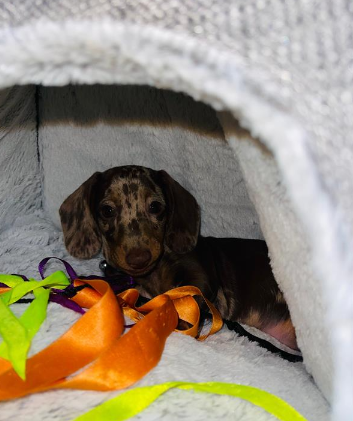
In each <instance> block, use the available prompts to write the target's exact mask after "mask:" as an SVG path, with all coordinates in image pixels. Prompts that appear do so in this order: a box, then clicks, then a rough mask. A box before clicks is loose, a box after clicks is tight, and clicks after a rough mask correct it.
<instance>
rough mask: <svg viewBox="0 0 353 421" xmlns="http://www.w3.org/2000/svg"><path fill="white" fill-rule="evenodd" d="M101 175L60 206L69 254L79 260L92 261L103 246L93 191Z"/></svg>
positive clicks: (92, 179) (88, 181)
mask: <svg viewBox="0 0 353 421" xmlns="http://www.w3.org/2000/svg"><path fill="white" fill-rule="evenodd" d="M100 175H101V173H98V172H96V173H94V174H93V175H92V176H91V177H90V178H89V179H88V180H87V181H85V182H84V183H83V184H82V185H81V186H80V187H79V188H78V189H77V190H76V191H74V192H73V193H72V194H71V195H70V196H69V197H68V198H67V199H66V200H65V201H64V202H63V204H62V205H61V206H60V209H59V214H60V219H61V226H62V229H63V233H64V239H65V246H66V248H67V250H68V252H69V253H70V254H71V255H72V256H74V257H77V258H79V259H90V258H91V257H93V256H94V255H96V254H97V253H98V252H99V250H100V249H101V246H102V241H101V236H100V234H99V231H98V227H97V224H96V222H95V219H94V216H93V209H92V208H93V194H94V192H93V190H94V188H95V187H96V186H97V183H98V180H99V177H100Z"/></svg>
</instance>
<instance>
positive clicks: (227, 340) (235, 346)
mask: <svg viewBox="0 0 353 421" xmlns="http://www.w3.org/2000/svg"><path fill="white" fill-rule="evenodd" d="M0 241H2V242H4V243H6V244H8V248H7V250H6V251H1V252H0V259H1V262H2V271H3V272H7V273H9V272H11V271H13V268H16V270H17V271H18V272H20V273H23V274H27V275H29V276H36V277H37V278H38V273H37V271H36V265H35V263H36V262H39V261H40V260H41V259H42V258H43V257H44V256H50V255H55V256H59V257H63V258H65V259H67V260H68V261H70V263H71V264H72V265H73V266H74V267H75V269H77V271H78V272H79V273H81V274H85V275H88V274H97V273H99V271H98V262H99V258H97V259H93V260H91V261H87V262H80V261H77V260H74V259H72V258H70V257H69V256H68V255H67V252H66V251H65V250H64V248H63V245H62V234H61V233H60V231H58V230H55V229H54V227H53V225H52V224H51V222H49V221H48V220H46V219H44V218H43V216H42V215H40V214H37V215H33V216H31V217H27V218H23V219H19V220H17V221H16V223H15V225H14V226H13V227H12V228H11V229H10V230H8V231H7V232H6V233H4V234H3V235H1V236H0ZM4 243H3V244H4ZM56 269H62V268H61V267H60V266H58V265H57V264H56V263H51V264H48V269H47V270H48V272H47V273H51V272H52V271H54V270H56ZM23 306H24V305H21V304H17V305H13V306H12V308H13V309H14V311H16V312H20V311H21V310H23V308H22V309H21V307H23ZM48 313H49V314H48V319H47V320H46V321H45V322H44V324H43V326H42V328H41V330H40V332H39V334H38V336H37V337H36V338H35V340H34V343H33V347H32V350H31V354H33V353H34V352H36V351H38V350H40V349H42V348H43V347H44V346H45V345H47V344H48V343H50V342H51V341H53V340H54V339H55V338H57V337H58V336H59V335H60V334H62V333H63V332H65V331H66V330H67V329H68V327H69V326H70V325H71V324H72V323H73V322H74V321H75V320H77V318H78V317H79V316H78V315H77V314H76V313H74V312H72V311H70V310H67V309H64V308H62V307H60V306H59V305H57V304H54V303H52V304H49V311H48ZM69 357H70V356H69V355H67V356H65V355H63V358H69ZM174 380H182V381H222V382H231V383H239V384H245V385H252V386H256V387H259V388H262V389H264V390H267V391H269V392H271V393H273V394H275V395H277V396H279V397H281V398H282V399H284V400H286V401H287V402H288V403H290V404H291V405H292V406H294V408H296V409H297V410H298V411H299V412H301V413H302V414H303V415H304V416H305V417H307V419H308V420H309V421H326V420H328V419H329V407H328V404H327V402H326V401H325V399H324V398H323V396H322V394H321V393H320V391H319V390H318V389H317V386H316V385H315V383H314V382H313V380H312V378H311V377H310V375H309V374H308V373H307V371H306V370H305V367H304V365H303V364H302V363H290V362H287V361H285V360H282V359H281V358H280V357H278V356H275V355H273V354H271V353H270V352H268V351H266V350H264V349H263V348H260V347H259V346H258V345H256V344H255V343H251V342H249V341H248V339H246V338H242V337H238V336H237V335H236V334H235V333H234V332H231V331H230V330H228V329H227V328H226V327H224V328H223V329H222V330H221V332H219V333H217V334H216V335H214V336H212V337H210V338H209V339H207V340H206V341H205V342H197V341H196V340H195V339H193V338H190V337H186V336H184V335H181V334H178V333H173V334H172V335H171V336H170V337H169V338H168V340H167V343H166V347H165V350H164V353H163V356H162V359H161V361H160V363H159V364H158V365H157V367H156V368H154V369H153V370H152V371H151V372H150V373H149V374H148V375H147V376H146V377H145V378H143V379H142V380H141V381H140V382H139V383H138V384H137V385H139V386H142V385H153V384H157V383H161V382H165V381H174ZM117 393H119V392H90V391H69V390H58V391H49V392H45V393H39V394H35V395H32V396H28V397H24V398H21V399H18V400H15V401H10V402H4V403H1V404H0V420H1V421H8V420H10V419H16V420H17V421H29V420H31V419H32V420H35V421H70V420H72V419H73V418H74V417H76V416H78V415H79V414H82V413H84V412H86V411H87V410H88V409H90V408H93V407H94V406H95V405H98V404H99V403H101V402H103V401H105V400H107V399H109V398H111V397H113V396H115V395H117ZM135 419H143V420H175V421H176V420H180V419H183V420H190V421H191V420H192V421H203V420H205V419H212V420H224V419H226V420H239V421H240V420H242V421H253V420H255V419H256V420H259V421H269V420H272V419H274V418H273V417H272V416H270V415H269V414H267V413H266V412H264V411H263V410H262V409H259V408H257V407H255V406H253V405H251V404H249V403H247V402H245V401H241V400H239V399H236V398H231V397H226V396H216V395H203V394H197V393H194V392H185V391H180V390H174V391H170V392H168V394H166V395H165V396H163V397H161V398H160V399H159V400H158V401H156V402H155V403H154V404H153V405H151V407H149V408H148V409H147V410H146V411H144V412H143V413H141V414H140V415H138V416H136V417H135Z"/></svg>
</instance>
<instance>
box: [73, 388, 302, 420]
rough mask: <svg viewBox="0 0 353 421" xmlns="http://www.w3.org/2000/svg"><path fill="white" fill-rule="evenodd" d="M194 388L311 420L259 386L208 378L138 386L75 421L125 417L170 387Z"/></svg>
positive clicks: (284, 417)
mask: <svg viewBox="0 0 353 421" xmlns="http://www.w3.org/2000/svg"><path fill="white" fill-rule="evenodd" d="M174 388H178V389H182V390H193V391H195V392H199V393H214V394H217V395H228V396H233V397H236V398H241V399H244V400H246V401H248V402H251V403H252V404H254V405H256V406H259V407H260V408H262V409H264V410H265V411H267V412H268V413H270V414H272V415H273V416H275V417H276V418H277V419H279V420H281V421H307V420H306V419H305V418H304V417H303V416H302V415H301V414H299V412H297V411H296V410H295V409H294V408H293V407H292V406H290V405H289V404H288V403H287V402H285V401H284V400H283V399H281V398H279V397H278V396H275V395H272V394H271V393H269V392H266V391H265V390H261V389H258V388H257V387H252V386H244V385H240V384H232V383H221V382H207V383H192V382H167V383H163V384H156V385H154V386H144V387H136V388H134V389H132V390H128V391H127V392H125V393H122V394H121V395H119V396H117V397H116V398H113V399H110V400H108V401H107V402H104V403H103V404H101V405H99V406H97V407H96V408H94V409H92V410H91V411H89V412H86V413H85V414H83V415H80V416H79V417H77V418H75V419H74V420H73V421H95V420H104V421H125V420H128V419H129V418H131V417H134V416H135V415H137V414H139V413H140V412H141V411H143V410H144V409H146V408H147V407H148V406H149V405H150V404H151V403H153V402H154V401H155V400H156V399H158V398H159V397H160V396H161V395H162V394H164V393H166V392H168V390H170V389H174Z"/></svg>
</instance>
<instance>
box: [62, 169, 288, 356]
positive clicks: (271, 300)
mask: <svg viewBox="0 0 353 421" xmlns="http://www.w3.org/2000/svg"><path fill="white" fill-rule="evenodd" d="M60 217H61V223H62V228H63V232H64V238H65V245H66V248H67V250H68V251H69V252H70V254H71V255H72V256H74V257H77V258H82V259H89V258H91V257H93V256H94V255H95V254H97V253H98V252H99V251H100V250H101V248H103V254H104V256H105V258H106V260H107V262H108V263H109V264H110V265H111V266H112V267H114V268H118V269H120V270H122V271H124V272H126V273H128V274H130V275H131V276H133V277H134V278H135V281H136V282H137V284H138V285H140V287H142V290H143V291H144V292H145V294H146V295H149V296H155V295H158V294H161V293H163V292H165V291H167V290H169V289H171V288H175V287H177V286H181V285H194V286H197V287H198V288H200V290H201V291H202V292H203V294H204V295H205V296H206V297H207V298H208V299H210V300H211V301H212V302H213V303H214V304H215V306H216V307H217V308H218V310H219V311H220V313H221V315H222V317H223V318H225V319H227V320H233V321H238V322H241V323H245V324H248V325H250V326H254V327H256V328H258V329H261V330H263V331H266V332H268V333H270V334H272V335H273V336H275V337H277V339H279V340H280V341H282V342H283V343H285V344H287V345H288V346H290V347H292V348H295V347H296V340H295V332H294V328H293V325H292V323H291V320H290V316H289V311H288V308H287V305H286V302H285V301H284V298H283V295H282V292H281V291H280V290H279V288H278V286H277V283H276V281H275V279H274V276H273V273H272V270H271V267H270V262H269V258H268V250H267V246H266V244H265V242H264V241H259V240H241V239H218V238H213V237H202V236H200V235H199V228H200V209H199V206H198V204H197V202H196V200H195V198H194V197H193V196H192V195H191V194H190V193H189V192H188V191H186V190H185V189H184V188H183V187H182V186H181V185H180V184H179V183H177V182H176V181H175V180H173V179H172V178H171V177H170V176H169V175H168V174H167V173H166V172H165V171H154V170H151V169H149V168H144V167H138V166H124V167H116V168H112V169H110V170H108V171H105V172H103V173H95V174H93V175H92V176H91V177H90V178H89V179H88V180H87V181H86V182H85V183H83V184H82V185H81V187H79V188H78V189H77V190H76V191H75V192H74V193H72V194H71V195H70V196H69V197H68V198H67V199H66V200H65V201H64V203H63V204H62V205H61V207H60Z"/></svg>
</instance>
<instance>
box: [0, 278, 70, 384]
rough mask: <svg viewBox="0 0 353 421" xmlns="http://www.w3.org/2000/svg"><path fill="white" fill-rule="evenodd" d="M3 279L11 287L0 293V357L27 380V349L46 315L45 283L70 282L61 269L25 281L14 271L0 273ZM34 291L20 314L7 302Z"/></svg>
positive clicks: (47, 291) (48, 285) (48, 284)
mask: <svg viewBox="0 0 353 421" xmlns="http://www.w3.org/2000/svg"><path fill="white" fill-rule="evenodd" d="M0 282H2V283H4V284H5V285H7V286H9V287H11V288H12V289H11V290H9V291H6V292H5V293H3V294H1V295H0V321H1V323H0V336H2V338H3V339H4V341H3V342H2V343H0V357H1V358H4V359H6V360H8V361H10V362H11V364H12V367H13V369H14V370H15V371H16V373H17V374H18V375H19V376H20V377H21V378H22V379H23V380H25V378H26V359H27V354H28V350H29V348H30V346H31V342H32V339H33V338H34V336H35V334H36V333H37V332H38V330H39V328H40V326H41V325H42V323H43V321H44V320H45V318H46V315H47V306H48V300H49V294H50V290H49V289H44V288H43V287H45V286H46V287H55V288H58V289H61V288H65V287H66V286H67V285H69V284H70V282H69V280H68V279H67V277H66V275H65V274H64V272H62V271H57V272H54V273H53V274H51V275H50V276H48V277H47V278H45V279H44V280H43V281H40V282H38V281H35V280H34V279H31V280H30V281H29V282H25V281H24V280H23V279H22V278H21V277H19V276H15V275H0ZM31 291H33V294H34V297H35V298H34V300H33V301H32V303H31V304H30V305H29V306H28V307H27V309H26V310H25V311H24V313H23V314H22V316H20V317H19V318H17V317H16V316H15V315H14V314H13V312H12V311H11V309H10V308H9V307H8V306H9V305H10V304H12V303H14V302H16V301H18V300H19V299H20V298H22V297H23V296H24V295H26V294H27V293H29V292H31Z"/></svg>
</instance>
